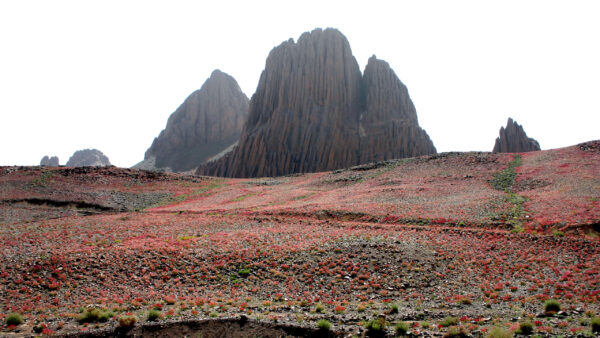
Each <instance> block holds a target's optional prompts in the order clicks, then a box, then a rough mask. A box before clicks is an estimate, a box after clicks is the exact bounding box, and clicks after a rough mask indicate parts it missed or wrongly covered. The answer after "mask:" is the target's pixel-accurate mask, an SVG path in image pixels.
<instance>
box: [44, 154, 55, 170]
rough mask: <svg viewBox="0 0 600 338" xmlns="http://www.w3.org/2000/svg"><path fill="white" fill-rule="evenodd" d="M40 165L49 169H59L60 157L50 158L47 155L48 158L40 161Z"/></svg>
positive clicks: (45, 157)
mask: <svg viewBox="0 0 600 338" xmlns="http://www.w3.org/2000/svg"><path fill="white" fill-rule="evenodd" d="M40 165H43V166H47V167H58V157H56V156H52V157H48V155H46V156H44V157H42V160H41V161H40Z"/></svg>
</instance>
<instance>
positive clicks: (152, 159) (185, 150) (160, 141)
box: [134, 70, 248, 172]
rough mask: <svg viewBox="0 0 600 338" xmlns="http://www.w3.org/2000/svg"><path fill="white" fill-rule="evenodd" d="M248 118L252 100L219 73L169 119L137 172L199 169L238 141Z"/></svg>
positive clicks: (216, 72)
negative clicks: (140, 170)
mask: <svg viewBox="0 0 600 338" xmlns="http://www.w3.org/2000/svg"><path fill="white" fill-rule="evenodd" d="M247 114H248V98H247V97H246V95H245V94H244V93H243V92H242V90H241V89H240V87H239V85H238V84H237V82H236V81H235V79H234V78H233V77H231V76H229V75H227V74H225V73H223V72H221V71H220V70H215V71H213V73H212V74H211V76H210V78H209V79H208V80H206V82H205V83H204V84H203V85H202V87H201V88H200V89H199V90H197V91H195V92H194V93H192V94H191V95H190V96H189V97H188V98H187V99H186V100H185V101H184V102H183V104H182V105H181V106H180V107H179V108H178V109H177V110H176V111H175V112H174V113H173V114H172V115H171V116H170V117H169V120H168V122H167V126H166V128H165V129H164V130H163V131H162V132H161V133H160V135H159V136H158V137H157V138H155V139H154V142H152V146H151V147H150V148H149V149H148V150H147V151H146V155H145V159H144V161H143V162H142V163H139V164H137V165H136V166H135V167H134V168H140V169H160V168H162V169H165V170H167V171H177V172H179V171H187V170H191V169H195V168H196V167H197V166H198V165H200V164H201V163H202V162H204V161H206V160H207V159H209V158H211V157H213V156H215V155H217V154H219V153H220V152H222V151H223V150H224V149H226V148H228V147H229V146H231V145H232V144H233V143H235V142H236V141H237V140H238V138H239V136H240V133H241V131H242V126H243V124H244V121H245V119H246V115H247Z"/></svg>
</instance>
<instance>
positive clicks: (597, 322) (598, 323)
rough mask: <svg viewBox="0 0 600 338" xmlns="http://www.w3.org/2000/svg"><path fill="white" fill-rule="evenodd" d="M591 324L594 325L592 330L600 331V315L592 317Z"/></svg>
mask: <svg viewBox="0 0 600 338" xmlns="http://www.w3.org/2000/svg"><path fill="white" fill-rule="evenodd" d="M590 326H591V327H592V332H600V317H594V318H592V321H591V322H590Z"/></svg>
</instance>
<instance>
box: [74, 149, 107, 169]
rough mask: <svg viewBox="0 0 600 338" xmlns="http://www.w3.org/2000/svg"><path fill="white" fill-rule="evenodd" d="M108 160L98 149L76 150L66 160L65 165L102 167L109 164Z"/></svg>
mask: <svg viewBox="0 0 600 338" xmlns="http://www.w3.org/2000/svg"><path fill="white" fill-rule="evenodd" d="M109 165H111V164H110V161H109V160H108V157H106V156H105V155H104V154H103V153H102V152H101V151H100V150H98V149H83V150H77V151H76V152H75V153H73V156H71V158H69V161H67V167H104V166H109Z"/></svg>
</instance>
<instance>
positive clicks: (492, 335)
mask: <svg viewBox="0 0 600 338" xmlns="http://www.w3.org/2000/svg"><path fill="white" fill-rule="evenodd" d="M512 336H513V334H512V333H511V332H510V331H508V330H507V329H504V328H501V327H495V328H493V329H492V330H491V331H490V332H489V333H488V334H487V336H486V337H487V338H511V337H512Z"/></svg>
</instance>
